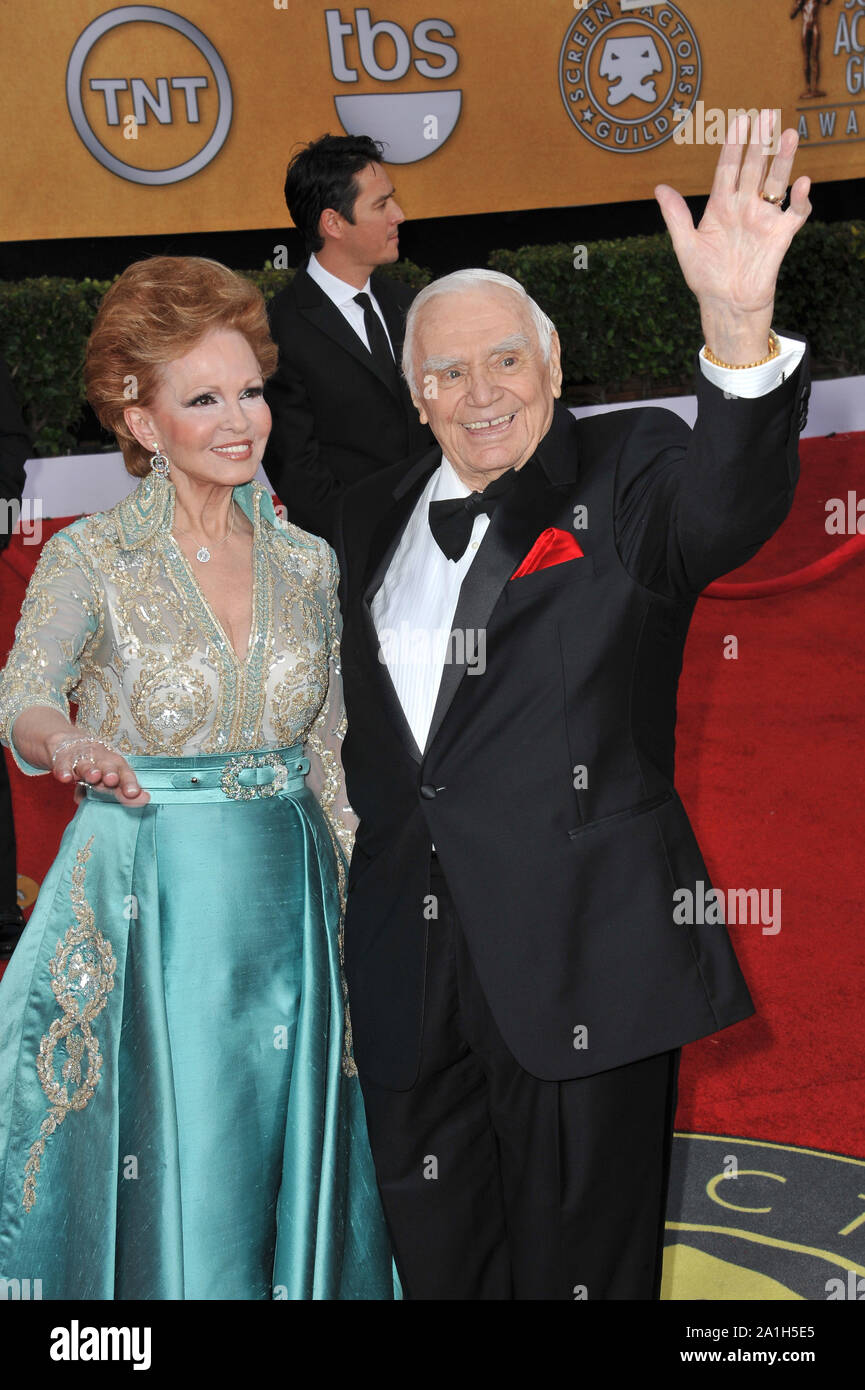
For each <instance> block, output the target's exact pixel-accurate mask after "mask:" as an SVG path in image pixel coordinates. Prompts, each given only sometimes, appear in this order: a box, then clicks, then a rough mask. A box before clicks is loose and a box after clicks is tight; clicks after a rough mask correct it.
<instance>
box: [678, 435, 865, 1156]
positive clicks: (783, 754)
mask: <svg viewBox="0 0 865 1390" xmlns="http://www.w3.org/2000/svg"><path fill="white" fill-rule="evenodd" d="M801 453H802V481H801V483H800V487H799V490H798V493H797V497H796V501H795V504H794V507H793V511H792V513H791V515H790V517H789V518H788V520H787V521H786V522H785V524H784V525H783V527H782V528H781V530H780V531H779V532H778V533H777V535H776V536H774V537H773V539H772V540H771V541H770V542H769V544H768V545H766V546H765V547H764V548H763V550H762V551H761V552H760V554H759V555H757V556H756V557H755V558H754V559H753V560H752V561H751V562H750V563H749V564H748V565H746V566H744V567H743V568H742V569H741V570H738V571H736V573H734V574H733V575H731V576H729V581H730V582H731V583H734V582H735V583H744V582H746V581H754V580H759V579H763V578H768V577H770V576H775V575H786V574H789V573H790V572H792V571H795V570H799V569H801V568H803V567H804V566H806V565H809V564H811V563H812V562H814V561H815V560H817V559H819V558H820V557H822V556H824V555H827V554H829V553H830V552H831V551H834V550H836V549H837V548H838V547H839V546H840V545H842V544H844V543H845V542H847V541H848V540H849V538H848V537H845V536H837V535H832V536H830V535H827V534H826V530H825V521H826V510H825V503H826V502H827V500H828V499H829V498H831V497H846V495H847V491H848V489H856V487H857V485H858V486H859V489H860V492H861V491H862V479H863V476H865V470H863V463H865V436H863V435H850V436H846V437H835V438H830V439H815V440H806V441H805V442H804V443H803V445H802V450H801ZM863 601H865V556H863V555H861V554H860V555H859V556H857V557H855V558H854V559H852V560H851V561H850V562H849V563H848V564H847V565H845V566H844V567H843V568H842V569H840V570H838V571H836V572H835V573H833V574H831V575H830V576H829V577H827V578H825V579H823V580H822V581H820V582H818V583H816V584H814V585H813V586H811V587H808V588H801V589H797V590H795V591H792V592H789V593H783V594H779V595H774V596H772V597H770V598H764V599H753V600H749V601H717V600H712V599H703V600H702V601H701V602H700V603H699V604H698V606H697V612H696V615H695V618H694V622H693V625H692V627H691V632H690V636H689V640H688V649H687V655H686V662H685V672H684V675H683V678H682V683H681V687H680V700H679V708H680V716H679V764H678V773H679V776H678V780H679V787H680V790H681V793H682V796H683V799H684V801H685V804H686V805H687V807H688V810H689V811H690V813H691V815H692V817H693V820H694V823H695V827H696V830H697V834H698V836H699V839H700V842H701V845H702V847H703V851H704V854H705V856H706V860H707V863H708V866H709V871H710V873H711V874H712V877H713V879H714V881H715V883H716V884H717V886H718V887H719V888H722V889H728V888H750V887H758V888H780V889H781V890H782V924H781V930H780V932H779V933H778V934H777V935H775V936H770V935H763V934H762V931H761V928H760V927H759V926H736V927H731V934H732V936H733V939H734V942H735V945H736V950H737V953H738V955H739V959H740V961H741V962H742V966H743V969H744V971H745V975H746V977H747V979H748V982H749V984H750V987H751V992H752V994H753V996H754V1000H755V1003H756V1005H757V1010H758V1013H757V1016H756V1017H755V1018H753V1019H750V1020H747V1021H746V1022H744V1023H740V1024H738V1025H737V1026H736V1027H734V1028H731V1029H728V1030H727V1031H725V1032H723V1033H720V1034H718V1035H716V1037H715V1038H712V1039H707V1040H706V1041H703V1042H700V1043H696V1044H694V1045H693V1046H691V1047H689V1048H687V1049H686V1051H685V1054H684V1058H683V1063H682V1073H681V1077H682V1083H681V1095H680V1105H679V1112H678V1116H677V1121H676V1126H677V1128H678V1129H679V1130H697V1131H701V1132H703V1133H720V1134H739V1135H749V1136H753V1137H757V1138H762V1139H771V1140H774V1141H778V1142H787V1143H793V1144H798V1145H806V1146H807V1145H811V1146H813V1147H815V1148H821V1149H829V1150H833V1151H835V1152H841V1153H848V1154H854V1155H859V1156H863V1157H865V1123H863V1119H862V1117H863V1113H865V1065H863V1047H862V1042H863V1027H865V1007H863V1005H865V937H863V933H862V915H863V913H862V897H861V892H860V883H861V877H862V874H861V864H862V839H863V830H865V809H863V808H865V742H863V737H862V732H863V721H862V712H863V692H865V680H863V678H865V652H863V647H862V641H861V626H862V614H863ZM731 634H732V635H735V636H737V637H738V653H739V654H738V660H735V661H732V660H725V659H724V657H723V650H724V639H725V638H726V637H727V636H729V635H731Z"/></svg>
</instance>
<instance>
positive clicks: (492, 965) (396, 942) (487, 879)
mask: <svg viewBox="0 0 865 1390" xmlns="http://www.w3.org/2000/svg"><path fill="white" fill-rule="evenodd" d="M697 393H698V400H699V418H698V421H697V424H696V427H695V429H694V431H693V432H692V431H691V430H690V429H689V428H688V426H687V425H686V424H684V422H683V421H682V420H680V419H679V418H678V417H677V416H676V415H674V414H672V413H670V412H668V411H665V410H658V409H634V410H627V411H617V412H614V413H610V414H606V415H598V416H595V417H594V418H589V419H585V420H582V421H580V422H579V423H578V422H577V421H575V420H574V418H573V416H571V415H570V413H569V412H568V411H567V410H565V409H564V408H563V407H560V406H557V407H556V410H555V414H554V419H553V423H552V425H551V428H550V430H549V432H548V433H547V435H546V436H545V438H544V439H543V440H542V441H541V444H540V445H539V447H538V450H537V452H536V454H535V455H534V457H533V458H532V459H531V460H530V461H529V462H528V463H527V464H526V465H525V467H524V468H523V469H522V470H520V472H519V474H518V475H517V482H516V484H515V486H514V488H513V490H512V491H511V492H510V493H508V494H507V495H506V496H505V497H504V499H503V500H502V501H501V502H500V503H499V506H498V508H497V510H496V511H495V513H494V514H493V518H492V521H491V523H490V526H489V528H488V530H487V532H486V535H485V537H484V539H483V542H482V543H481V546H480V549H479V550H478V553H477V556H476V558H475V560H474V562H473V563H472V566H471V569H470V570H469V572H468V574H467V576H466V578H465V580H464V582H463V586H462V590H461V593H460V598H459V603H458V606H457V610H456V614H455V618H454V623H453V629H454V630H455V631H460V630H462V631H465V630H467V629H475V630H477V629H481V630H484V631H485V633H486V669H485V670H484V672H483V674H480V673H472V672H471V671H469V670H467V668H466V666H465V665H460V664H459V663H458V662H456V661H455V662H454V664H451V665H446V666H445V668H444V673H443V676H442V681H441V687H440V690H439V694H438V700H437V704H436V707H435V713H434V717H433V722H432V727H431V730H430V734H429V739H428V742H427V746H426V748H425V749H424V750H423V751H422V752H421V751H420V750H418V749H417V747H416V745H415V743H414V740H413V738H412V735H411V733H410V731H409V729H408V726H407V724H406V721H405V718H404V716H403V714H402V709H401V707H400V705H399V702H398V700H397V697H396V693H395V691H394V688H393V685H392V682H391V680H390V677H389V674H388V670H387V667H386V665H385V664H384V663H383V661H381V660H379V655H378V650H379V643H378V639H377V636H376V632H375V628H374V625H373V621H372V616H371V613H370V607H369V605H370V602H371V599H372V598H373V596H374V594H375V593H376V591H377V589H378V587H379V586H380V584H381V582H382V578H383V576H384V574H385V571H386V569H387V566H388V564H389V562H390V559H391V557H392V555H393V553H394V550H395V547H396V544H397V542H398V540H399V537H400V535H401V533H402V531H403V528H404V526H405V524H406V521H407V519H408V517H409V515H410V513H411V510H412V508H413V506H414V504H415V502H416V500H417V498H418V495H419V493H420V492H421V490H422V489H423V487H424V484H425V482H426V481H427V479H428V478H429V476H430V473H431V471H432V470H433V469H434V468H435V467H436V465H437V464H438V463H439V461H440V458H441V453H440V451H434V452H432V453H430V454H429V455H428V456H427V457H426V458H425V459H423V460H422V461H420V462H419V463H418V464H417V465H416V467H415V468H414V469H413V470H412V471H411V472H409V473H408V474H403V473H401V472H400V471H398V470H391V471H389V472H384V473H380V474H378V475H377V476H376V477H374V478H372V479H370V480H369V481H368V482H367V483H365V484H363V485H361V486H360V487H359V488H357V489H356V490H355V491H354V493H353V494H352V496H351V498H350V503H351V505H350V506H345V507H344V508H343V515H342V519H341V525H340V528H339V531H340V534H339V535H338V537H337V540H338V550H339V552H340V558H341V565H342V583H343V592H342V597H343V611H344V623H345V628H344V635H343V645H342V669H343V678H344V682H345V696H346V706H347V711H348V735H347V737H346V740H345V744H344V749H343V761H344V765H345V769H346V773H347V785H348V795H349V799H350V801H351V803H352V805H353V807H354V809H355V810H356V812H357V814H358V815H359V817H360V827H359V830H358V834H357V841H356V847H355V850H354V855H353V858H352V861H351V868H350V873H349V899H348V913H347V919H346V930H345V964H346V972H347V978H348V986H349V1002H350V1006H351V1012H352V1020H353V1025H354V1041H355V1050H356V1057H357V1062H358V1066H359V1068H360V1070H361V1075H362V1076H366V1077H368V1078H370V1079H371V1080H373V1081H375V1082H378V1083H379V1084H382V1085H385V1086H389V1087H391V1088H393V1089H397V1090H399V1089H404V1088H408V1087H409V1086H411V1085H412V1083H413V1081H414V1078H415V1075H416V1072H417V1066H418V1055H419V1041H420V1034H421V1024H422V1016H423V993H424V962H425V941H426V934H427V932H434V931H435V929H436V923H435V904H434V902H431V901H430V900H429V897H428V895H429V891H430V890H429V865H430V849H431V845H432V843H433V842H434V843H435V847H436V851H437V853H438V856H439V860H440V863H441V865H442V868H443V870H444V874H445V877H446V879H447V882H448V885H449V887H450V890H451V893H452V895H453V898H454V901H455V904H456V907H457V910H458V912H459V916H460V919H461V922H462V925H463V929H464V931H465V935H466V939H467V943H468V946H469V950H470V952H471V956H472V959H473V962H474V965H475V968H476V970H477V973H478V976H479V978H480V981H481V984H482V987H483V989H484V992H485V995H486V997H487V1000H488V1002H489V1005H490V1008H491V1009H492V1012H493V1015H494V1017H495V1019H496V1023H497V1025H498V1027H499V1029H500V1031H501V1034H502V1036H503V1038H504V1040H505V1042H506V1043H507V1045H508V1047H509V1048H510V1050H511V1051H512V1053H513V1055H514V1056H515V1057H516V1059H517V1061H518V1062H519V1063H520V1064H521V1066H522V1067H523V1068H524V1069H525V1070H527V1071H528V1072H530V1073H532V1074H533V1075H535V1076H537V1077H540V1078H542V1079H546V1080H561V1079H565V1078H568V1077H575V1076H583V1075H591V1074H592V1073H594V1072H600V1071H604V1070H606V1069H608V1068H610V1067H615V1066H619V1065H622V1064H624V1063H627V1062H631V1061H635V1060H637V1059H639V1058H641V1057H646V1056H651V1055H653V1054H655V1053H658V1052H661V1051H665V1050H667V1049H670V1048H674V1047H677V1046H679V1045H680V1044H682V1043H685V1042H688V1041H690V1040H692V1039H694V1038H697V1037H701V1036H703V1035H705V1034H708V1033H712V1032H714V1031H715V1030H716V1029H719V1028H723V1027H726V1026H727V1025H728V1024H731V1023H735V1022H736V1021H737V1020H739V1019H742V1018H745V1017H746V1016H747V1015H749V1014H750V1013H752V1012H753V1008H752V1004H751V1000H750V997H749V994H748V991H747V988H746V986H745V983H744V980H743V978H742V975H741V973H740V971H739V968H738V965H737V963H736V959H735V956H734V954H733V950H732V947H731V945H730V942H729V940H728V937H727V933H726V929H725V928H724V927H723V926H711V925H705V926H700V925H689V926H682V925H678V924H677V923H676V922H675V921H674V917H673V914H674V906H675V903H674V897H673V895H674V892H675V891H676V890H677V889H680V888H690V889H691V891H692V892H694V891H695V885H696V883H697V882H698V881H700V880H702V881H703V882H704V884H705V885H706V891H708V888H709V875H708V873H707V870H706V866H705V864H704V862H703V859H702V857H701V854H700V850H699V848H698V846H697V842H696V840H695V837H694V834H693V831H692V829H691V826H690V824H689V822H688V817H687V815H686V813H685V810H684V808H683V806H682V803H681V802H680V800H679V798H678V796H677V794H676V791H675V789H674V785H673V771H674V731H675V723H676V687H677V684H678V678H679V673H680V670H681V665H682V653H683V648H684V645H685V637H686V634H687V630H688V624H689V621H690V618H691V614H692V611H693V608H694V604H695V601H696V598H697V596H698V594H699V593H700V590H701V589H703V588H704V587H705V586H706V585H707V584H708V583H709V582H710V581H711V580H713V579H715V578H716V577H717V576H719V575H721V574H724V573H725V572H727V571H728V570H730V569H733V568H734V567H736V566H738V565H741V564H743V563H744V562H745V560H747V559H748V558H749V557H750V556H751V555H753V554H754V553H755V552H756V551H757V550H758V549H759V547H760V546H761V545H762V544H763V542H764V541H765V540H766V539H767V538H768V537H769V536H770V535H771V534H772V533H773V531H775V529H776V528H777V527H778V525H779V524H780V523H781V521H782V520H783V518H784V517H785V515H786V514H787V511H788V510H789V507H790V504H791V501H792V497H793V490H794V487H795V483H796V480H797V477H798V451H797V442H798V433H799V429H800V428H801V424H802V422H803V421H804V415H805V409H806V404H805V403H806V400H807V394H808V376H807V362H803V363H802V364H801V365H800V367H799V369H798V371H797V372H796V373H795V374H794V375H793V376H792V377H791V378H790V379H789V380H787V381H786V382H784V383H783V384H782V385H780V386H779V387H778V388H777V389H776V390H775V391H773V392H772V393H771V394H770V395H768V396H764V397H763V398H761V399H759V400H755V401H747V400H729V399H725V398H724V395H723V393H722V392H721V391H720V390H718V389H717V388H716V387H714V386H713V385H711V384H710V383H709V382H708V381H707V380H706V379H705V378H704V377H703V376H702V374H701V373H699V374H698V384H697ZM578 506H582V507H585V508H586V514H585V516H586V521H587V524H586V526H585V529H580V530H576V531H573V526H574V522H575V518H576V519H578V520H581V519H582V514H580V513H576V512H575V508H576V507H578ZM547 527H558V528H561V529H563V530H565V531H569V530H570V531H571V532H572V534H574V535H575V536H576V539H577V540H578V541H579V543H580V545H581V547H582V549H583V551H584V557H583V558H576V559H572V560H568V561H565V562H564V563H561V564H558V565H556V566H553V567H552V568H548V569H542V570H540V571H538V572H536V573H533V574H528V575H526V576H524V577H523V578H520V579H511V577H510V576H511V575H512V574H513V572H514V570H515V569H516V568H517V567H518V566H519V564H520V562H521V561H522V559H523V558H524V556H525V555H526V554H527V553H528V552H529V550H530V549H531V547H532V545H533V544H534V542H535V540H536V539H537V537H538V536H539V535H540V533H541V532H542V531H543V530H544V529H545V528H547ZM455 655H459V651H458V648H457V649H456V650H455ZM469 656H470V657H471V650H469ZM719 659H720V653H719ZM581 766H582V767H585V769H586V778H585V779H584V778H582V777H581V776H580V774H579V773H578V772H577V773H576V774H575V769H578V768H579V767H581ZM584 780H585V781H586V785H585V786H583V781H584ZM748 886H750V885H748ZM755 929H756V930H759V928H755ZM581 1029H585V1033H582V1032H580V1031H578V1030H581Z"/></svg>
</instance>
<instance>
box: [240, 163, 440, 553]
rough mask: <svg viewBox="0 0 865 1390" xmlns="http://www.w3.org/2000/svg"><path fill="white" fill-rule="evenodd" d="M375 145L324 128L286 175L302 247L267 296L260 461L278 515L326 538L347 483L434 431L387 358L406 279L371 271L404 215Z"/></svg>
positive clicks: (390, 254) (384, 260)
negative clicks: (268, 353)
mask: <svg viewBox="0 0 865 1390" xmlns="http://www.w3.org/2000/svg"><path fill="white" fill-rule="evenodd" d="M381 156H382V147H381V145H379V144H378V143H377V142H376V141H374V140H371V139H369V138H368V137H367V136H334V135H324V136H322V137H321V139H320V140H316V141H313V143H311V144H310V145H307V146H305V147H304V148H303V149H301V150H299V151H298V153H297V154H295V155H294V157H293V158H292V160H291V162H290V164H289V166H288V172H287V174H286V179H285V201H286V205H287V207H288V210H289V212H290V214H291V217H292V220H293V222H294V224H295V226H296V227H297V229H298V231H299V232H300V234H301V236H302V237H303V239H304V243H305V245H306V248H307V250H308V252H309V253H310V255H309V260H308V262H307V265H306V268H305V269H304V268H301V269H299V270H298V271H297V272H296V273H295V275H294V278H293V280H292V282H291V284H290V285H289V286H288V287H287V288H286V289H285V290H283V291H282V292H281V293H280V294H278V295H276V297H275V298H274V300H273V302H272V304H271V308H270V326H271V332H272V334H273V337H274V339H275V340H276V342H277V344H278V346H279V365H278V367H277V370H276V374H275V376H273V377H272V378H271V380H270V381H269V382H268V384H267V386H266V388H265V395H266V398H267V402H268V405H269V406H270V409H271V411H272V413H273V430H272V433H271V436H270V441H269V444H268V447H267V451H266V453H265V456H264V469H265V472H266V473H267V476H268V478H269V479H270V482H271V485H272V486H273V488H274V491H275V492H276V493H277V495H278V497H279V499H280V501H281V502H282V503H283V504H284V506H285V508H286V510H287V513H288V517H289V520H291V521H294V522H296V523H297V524H298V525H300V526H303V527H305V528H306V530H308V531H313V532H314V533H315V534H316V535H320V536H324V537H325V538H326V539H327V540H330V538H331V530H332V525H333V515H334V510H335V507H336V504H337V502H338V500H339V498H340V497H341V495H342V493H343V492H344V491H345V490H346V489H347V488H348V487H350V486H351V485H352V484H353V483H356V482H359V481H360V480H361V479H362V478H366V477H368V476H369V475H370V474H371V473H374V472H376V471H377V470H378V469H380V468H384V467H388V466H390V465H392V464H394V463H399V462H400V461H402V460H403V459H406V460H413V459H415V458H417V457H418V456H419V455H420V454H422V453H423V452H424V451H425V450H426V449H428V448H429V447H430V445H431V444H432V442H433V441H432V436H431V434H430V433H429V431H428V430H427V429H426V427H425V426H423V425H421V424H420V422H419V420H418V415H417V411H416V410H415V408H414V406H413V405H412V402H411V396H410V395H409V391H408V388H407V386H406V385H405V382H404V381H403V379H402V377H401V375H400V371H399V367H398V363H399V360H400V355H401V352H402V341H403V332H404V323H405V314H406V310H407V309H408V306H409V304H410V303H411V301H412V299H413V298H414V291H413V290H411V289H409V288H408V287H407V286H406V285H402V284H400V283H399V282H398V281H395V280H393V279H391V278H389V277H387V276H384V275H381V274H379V273H377V272H378V270H379V267H381V266H385V265H391V264H392V263H393V262H394V261H396V260H397V259H398V257H399V227H400V224H401V223H402V222H404V221H405V214H404V213H403V211H402V209H401V208H400V206H399V204H398V203H397V202H396V198H395V190H394V187H393V184H392V183H391V180H390V178H389V176H388V174H387V173H386V172H385V170H384V169H383V168H382V165H381V162H380V161H381Z"/></svg>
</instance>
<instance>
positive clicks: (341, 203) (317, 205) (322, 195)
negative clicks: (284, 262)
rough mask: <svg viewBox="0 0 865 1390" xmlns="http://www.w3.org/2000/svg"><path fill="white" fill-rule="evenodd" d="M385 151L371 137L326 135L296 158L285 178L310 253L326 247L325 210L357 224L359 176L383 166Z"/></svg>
mask: <svg viewBox="0 0 865 1390" xmlns="http://www.w3.org/2000/svg"><path fill="white" fill-rule="evenodd" d="M383 148H384V147H383V146H382V145H380V144H379V142H378V140H373V139H371V138H370V136H368V135H322V136H321V138H320V139H319V140H312V141H311V142H310V143H309V144H308V145H304V147H303V149H301V150H298V151H297V154H294V155H292V157H291V159H290V161H289V165H288V170H287V171H286V175H285V205H286V207H287V208H288V210H289V212H290V213H291V220H292V222H293V223H294V225H295V227H296V228H297V230H298V231H299V232H300V234H301V236H302V237H303V240H304V244H305V246H306V249H307V251H320V250H321V248H322V246H323V245H324V240H323V238H322V237H321V236H320V235H319V231H318V223H319V219H320V217H321V214H322V213H323V212H324V210H325V208H333V210H334V212H338V213H339V215H340V216H341V217H344V218H345V220H346V222H351V223H352V224H353V223H354V205H355V201H356V199H357V194H358V187H357V181H356V176H357V175H358V174H359V173H360V171H361V169H366V168H367V166H368V165H370V164H380V163H381V159H382V153H383Z"/></svg>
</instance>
